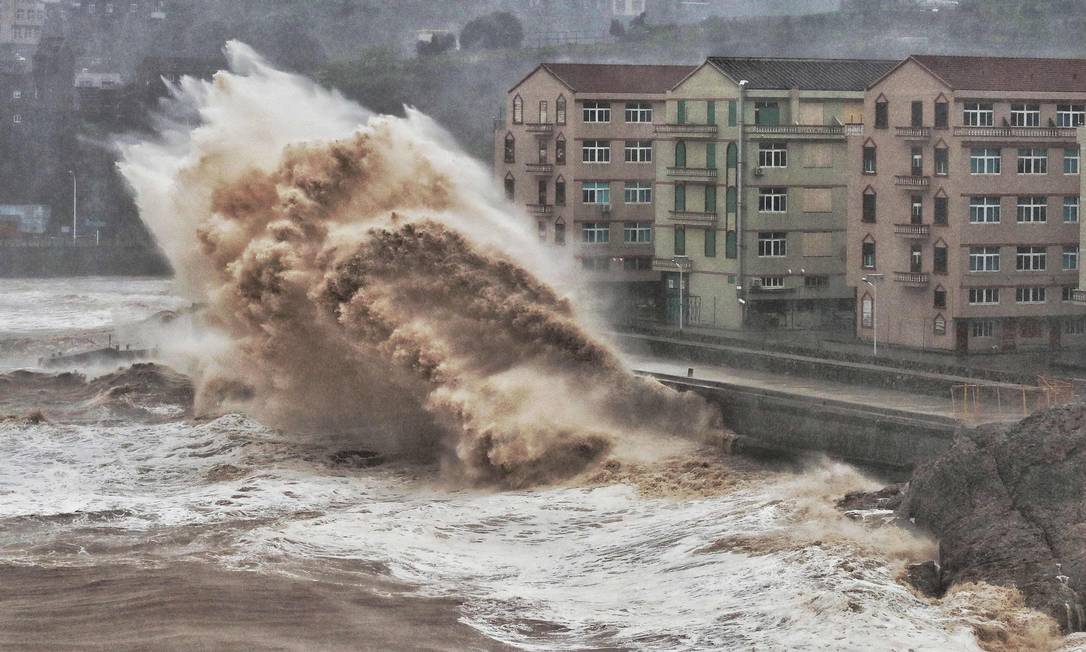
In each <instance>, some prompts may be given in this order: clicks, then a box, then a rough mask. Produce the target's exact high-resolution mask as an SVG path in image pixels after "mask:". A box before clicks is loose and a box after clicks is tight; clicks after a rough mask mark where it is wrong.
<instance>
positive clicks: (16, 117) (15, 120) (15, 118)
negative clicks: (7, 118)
mask: <svg viewBox="0 0 1086 652" xmlns="http://www.w3.org/2000/svg"><path fill="white" fill-rule="evenodd" d="M11 121H12V122H13V123H15V124H17V125H21V124H23V116H22V114H20V113H16V114H15V115H13V116H11Z"/></svg>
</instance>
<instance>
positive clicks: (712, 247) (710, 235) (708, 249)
mask: <svg viewBox="0 0 1086 652" xmlns="http://www.w3.org/2000/svg"><path fill="white" fill-rule="evenodd" d="M704 253H705V257H706V258H716V229H714V228H713V227H711V226H710V227H707V228H706V229H705V251H704Z"/></svg>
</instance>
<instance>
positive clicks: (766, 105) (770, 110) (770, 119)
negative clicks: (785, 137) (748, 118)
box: [754, 102, 781, 127]
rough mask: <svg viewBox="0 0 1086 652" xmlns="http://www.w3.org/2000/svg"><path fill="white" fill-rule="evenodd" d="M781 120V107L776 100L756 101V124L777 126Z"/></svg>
mask: <svg viewBox="0 0 1086 652" xmlns="http://www.w3.org/2000/svg"><path fill="white" fill-rule="evenodd" d="M780 122H781V109H780V106H779V105H778V104H777V103H776V102H755V103H754V124H756V125H763V126H767V127H775V126H777V125H779V124H780Z"/></svg>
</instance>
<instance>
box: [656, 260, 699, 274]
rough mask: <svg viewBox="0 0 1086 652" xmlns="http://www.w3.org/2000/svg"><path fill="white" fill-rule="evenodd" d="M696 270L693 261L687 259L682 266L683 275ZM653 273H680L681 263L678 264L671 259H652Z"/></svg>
mask: <svg viewBox="0 0 1086 652" xmlns="http://www.w3.org/2000/svg"><path fill="white" fill-rule="evenodd" d="M693 269H694V265H693V261H691V260H689V259H687V260H686V261H685V262H684V263H683V264H682V270H683V273H689V272H690V271H691V270H693ZM652 271H654V272H677V271H679V263H676V262H675V261H674V260H672V259H670V258H653V259H652Z"/></svg>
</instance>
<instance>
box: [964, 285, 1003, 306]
mask: <svg viewBox="0 0 1086 652" xmlns="http://www.w3.org/2000/svg"><path fill="white" fill-rule="evenodd" d="M998 304H999V288H969V305H971V306H995V305H998Z"/></svg>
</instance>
